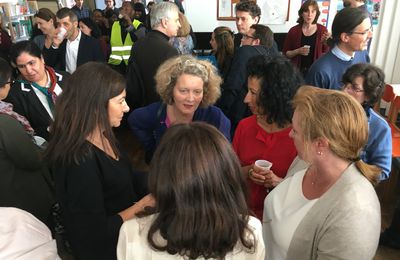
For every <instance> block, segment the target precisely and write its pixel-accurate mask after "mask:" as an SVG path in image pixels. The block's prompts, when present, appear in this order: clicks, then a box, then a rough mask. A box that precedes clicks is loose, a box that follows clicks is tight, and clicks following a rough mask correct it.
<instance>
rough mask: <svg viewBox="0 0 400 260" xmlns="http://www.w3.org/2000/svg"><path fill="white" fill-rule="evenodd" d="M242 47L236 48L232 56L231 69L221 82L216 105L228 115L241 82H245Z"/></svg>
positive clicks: (240, 87) (241, 84) (244, 63)
mask: <svg viewBox="0 0 400 260" xmlns="http://www.w3.org/2000/svg"><path fill="white" fill-rule="evenodd" d="M243 56H244V55H243V49H242V47H241V48H239V49H238V50H237V53H236V54H235V56H234V57H233V60H232V65H231V69H230V71H229V74H228V76H227V78H226V81H225V82H224V83H223V85H222V87H221V89H222V95H221V98H220V99H219V101H218V103H217V106H218V107H220V108H221V110H222V112H224V114H225V115H229V111H230V110H231V107H232V105H233V103H234V102H235V100H236V97H237V96H238V95H239V94H240V91H241V89H242V86H243V84H244V83H245V82H246V65H247V64H246V62H243V60H244V57H243Z"/></svg>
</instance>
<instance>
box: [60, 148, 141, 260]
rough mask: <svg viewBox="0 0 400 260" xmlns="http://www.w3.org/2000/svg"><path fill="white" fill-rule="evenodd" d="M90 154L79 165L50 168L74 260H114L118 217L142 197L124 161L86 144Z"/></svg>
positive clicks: (132, 174)
mask: <svg viewBox="0 0 400 260" xmlns="http://www.w3.org/2000/svg"><path fill="white" fill-rule="evenodd" d="M87 145H88V146H89V150H90V152H91V155H90V156H89V158H87V159H86V160H85V161H84V162H81V163H80V164H79V165H78V164H75V163H72V164H70V165H65V166H59V167H54V168H53V174H54V176H55V183H56V194H57V199H58V201H59V202H60V205H61V209H62V212H63V217H64V224H65V227H66V232H67V234H66V235H67V238H68V240H69V242H70V244H71V247H72V251H73V255H74V256H75V259H107V260H108V259H116V247H117V242H118V234H119V229H120V227H121V225H122V222H123V221H122V219H121V217H120V216H119V215H118V213H119V212H121V211H122V210H124V209H126V208H128V207H130V206H132V205H133V204H134V203H135V202H136V201H138V200H139V199H140V198H141V197H142V196H143V195H144V194H141V193H142V191H143V192H144V189H143V188H145V187H143V185H144V184H143V182H142V181H141V180H139V179H138V176H137V175H135V174H134V173H133V170H132V167H131V165H130V163H129V161H128V160H127V158H126V157H125V156H124V155H122V156H121V157H120V159H119V160H114V159H112V158H111V157H109V156H108V155H107V154H106V153H104V152H103V151H102V150H100V149H99V148H97V147H96V146H94V145H92V144H91V143H89V142H87Z"/></svg>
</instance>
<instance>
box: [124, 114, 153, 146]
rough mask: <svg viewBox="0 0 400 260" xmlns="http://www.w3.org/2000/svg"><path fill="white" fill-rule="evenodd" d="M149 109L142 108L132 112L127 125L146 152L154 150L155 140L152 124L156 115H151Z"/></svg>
mask: <svg viewBox="0 0 400 260" xmlns="http://www.w3.org/2000/svg"><path fill="white" fill-rule="evenodd" d="M152 114H153V113H151V111H150V108H149V107H148V106H147V107H142V108H138V109H135V110H133V112H132V113H131V114H130V115H129V117H128V124H129V127H130V128H131V130H132V131H133V133H134V134H135V136H136V137H137V138H138V139H139V141H140V142H141V143H142V145H143V146H144V149H145V150H146V151H152V150H154V149H155V146H156V140H155V137H154V134H153V132H154V130H155V129H154V124H155V120H157V119H156V118H155V117H156V115H152Z"/></svg>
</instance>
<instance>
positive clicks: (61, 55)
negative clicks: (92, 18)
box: [43, 32, 105, 71]
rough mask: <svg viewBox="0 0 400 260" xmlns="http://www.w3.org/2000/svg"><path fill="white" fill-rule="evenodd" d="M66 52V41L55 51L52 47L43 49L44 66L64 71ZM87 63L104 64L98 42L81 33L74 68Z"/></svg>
mask: <svg viewBox="0 0 400 260" xmlns="http://www.w3.org/2000/svg"><path fill="white" fill-rule="evenodd" d="M66 52H67V39H65V40H64V41H63V42H62V43H61V45H60V46H59V47H58V48H57V49H54V48H53V47H50V48H49V49H46V48H43V56H44V60H45V62H46V65H48V66H51V67H53V68H55V69H59V70H62V71H65V64H66V63H65V55H66ZM89 61H99V62H105V58H104V55H103V52H102V50H101V45H100V41H99V40H97V39H95V38H93V37H91V36H87V35H85V34H84V33H83V32H81V40H80V42H79V49H78V57H77V62H76V63H77V64H76V67H77V68H78V67H79V66H80V65H83V64H85V63H86V62H89Z"/></svg>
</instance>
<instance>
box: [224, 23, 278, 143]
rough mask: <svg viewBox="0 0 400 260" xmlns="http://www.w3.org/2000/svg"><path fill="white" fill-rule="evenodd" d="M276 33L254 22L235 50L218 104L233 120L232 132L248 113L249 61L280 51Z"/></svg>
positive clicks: (276, 53) (270, 55) (273, 54)
mask: <svg viewBox="0 0 400 260" xmlns="http://www.w3.org/2000/svg"><path fill="white" fill-rule="evenodd" d="M273 43H274V34H273V32H272V31H271V29H270V28H269V27H268V26H266V25H261V24H253V25H251V26H250V28H249V30H248V31H247V33H244V34H243V37H242V39H241V44H242V46H241V47H240V48H239V49H238V50H237V51H236V52H235V54H234V56H233V60H232V64H231V68H230V71H229V73H228V75H227V76H226V78H225V79H224V83H223V84H222V86H221V88H222V95H221V98H220V99H219V101H218V103H217V106H219V107H220V108H221V109H222V111H223V112H224V114H225V115H226V116H227V117H228V118H229V119H230V120H231V133H232V136H233V133H234V131H235V129H236V126H237V124H238V123H239V121H240V120H241V119H242V118H244V117H245V116H246V115H247V114H246V111H247V105H246V104H245V103H244V102H243V100H244V97H245V96H246V93H247V69H246V66H247V61H248V60H249V59H250V58H251V57H254V56H257V55H264V56H268V57H273V56H275V55H278V51H277V50H276V49H275V48H274V47H273Z"/></svg>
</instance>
